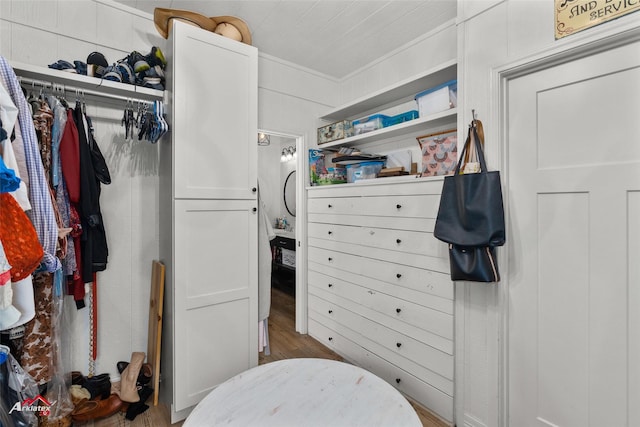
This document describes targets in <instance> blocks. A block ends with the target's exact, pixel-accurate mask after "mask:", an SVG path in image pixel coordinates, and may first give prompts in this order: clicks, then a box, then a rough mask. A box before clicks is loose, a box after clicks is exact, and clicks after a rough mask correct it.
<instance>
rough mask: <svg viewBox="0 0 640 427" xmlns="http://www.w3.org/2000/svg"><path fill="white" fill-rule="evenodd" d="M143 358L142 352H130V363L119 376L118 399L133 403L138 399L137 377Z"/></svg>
mask: <svg viewBox="0 0 640 427" xmlns="http://www.w3.org/2000/svg"><path fill="white" fill-rule="evenodd" d="M144 358H145V354H144V353H143V352H139V351H136V352H133V353H131V363H129V365H128V366H127V367H126V368H125V369H124V371H122V376H121V378H120V399H121V400H122V401H123V402H130V403H134V402H138V401H140V396H139V395H138V386H137V379H138V375H139V374H140V368H141V367H142V363H143V362H144Z"/></svg>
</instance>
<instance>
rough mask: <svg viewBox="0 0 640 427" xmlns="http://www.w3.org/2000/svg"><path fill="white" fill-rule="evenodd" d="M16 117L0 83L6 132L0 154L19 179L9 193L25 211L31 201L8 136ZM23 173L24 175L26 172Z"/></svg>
mask: <svg viewBox="0 0 640 427" xmlns="http://www.w3.org/2000/svg"><path fill="white" fill-rule="evenodd" d="M17 119H18V108H16V106H15V105H14V104H13V102H11V98H10V97H9V93H7V90H6V89H5V88H4V86H3V85H1V84H0V122H2V128H3V129H4V131H5V132H6V134H7V137H6V138H4V139H2V138H0V155H2V158H3V159H4V163H5V165H6V166H7V167H8V168H9V169H12V170H13V172H14V173H15V175H16V176H17V177H18V178H20V180H21V182H20V187H18V189H17V190H15V191H13V192H12V193H11V194H12V195H13V197H15V198H16V200H17V201H18V203H19V204H20V206H21V207H22V210H25V211H27V210H29V209H31V203H29V194H28V192H27V191H28V189H27V184H26V182H24V177H23V174H22V173H21V172H20V167H19V165H18V160H17V159H16V155H15V151H14V149H13V143H12V142H11V140H10V139H9V137H8V136H9V135H11V134H12V133H13V129H14V127H15V124H16V120H17ZM20 143H22V140H20ZM25 172H26V170H25ZM24 175H26V173H25V174H24Z"/></svg>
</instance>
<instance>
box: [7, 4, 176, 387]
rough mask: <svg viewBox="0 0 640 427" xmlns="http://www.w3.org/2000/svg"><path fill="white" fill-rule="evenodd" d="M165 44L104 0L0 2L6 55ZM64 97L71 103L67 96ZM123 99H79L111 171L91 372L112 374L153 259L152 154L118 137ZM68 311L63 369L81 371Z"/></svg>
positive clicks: (75, 314)
mask: <svg viewBox="0 0 640 427" xmlns="http://www.w3.org/2000/svg"><path fill="white" fill-rule="evenodd" d="M154 45H156V46H160V47H161V49H164V47H165V40H164V39H162V38H161V37H160V36H159V35H158V33H157V31H156V30H155V27H154V25H153V20H152V19H151V16H150V15H146V14H144V13H140V12H138V11H135V10H133V9H130V8H127V7H126V6H122V5H118V4H115V3H111V2H110V1H108V0H65V1H37V0H33V1H23V0H13V1H8V0H2V1H0V54H2V55H3V56H5V57H6V58H7V59H9V61H10V62H11V61H16V62H20V63H27V64H33V65H38V66H42V67H46V66H47V64H50V63H52V62H55V61H56V60H58V59H65V60H68V61H73V60H75V59H78V60H82V61H86V58H87V55H88V54H89V53H91V52H93V51H99V52H102V53H103V54H104V55H105V57H106V58H107V60H108V61H110V62H115V61H116V60H118V59H121V58H123V57H124V56H126V55H127V54H128V53H129V52H131V51H132V50H139V51H140V52H142V53H143V54H146V53H148V52H149V50H150V49H151V47H152V46H154ZM67 99H68V100H70V101H73V99H74V96H73V95H68V96H67ZM122 108H123V103H121V102H119V101H117V100H96V99H95V98H90V99H88V100H87V113H88V114H89V115H90V116H91V117H92V118H94V125H95V131H96V139H97V141H98V144H99V146H100V149H101V150H102V152H103V154H104V156H105V158H106V161H107V165H108V167H109V170H110V172H111V177H112V183H111V185H106V186H105V185H103V186H102V195H101V199H100V202H101V207H102V213H103V216H104V221H105V228H106V230H107V242H108V245H109V259H108V266H107V269H106V271H104V272H101V273H98V301H99V305H98V318H99V326H98V359H97V363H96V371H97V372H96V373H101V372H110V373H111V375H112V377H119V374H118V371H117V369H116V366H115V364H116V362H117V361H119V360H127V361H128V360H129V359H130V358H131V352H133V351H146V348H147V327H148V326H147V324H148V323H147V322H148V305H149V286H150V281H151V261H152V260H153V259H157V258H158V208H157V206H158V201H157V196H158V170H157V168H158V152H157V147H156V146H155V145H151V144H149V143H147V142H138V141H136V142H131V141H126V142H125V140H124V132H123V128H121V126H120V119H121V118H122ZM66 302H68V303H67V304H66V306H67V308H68V311H69V313H70V314H71V315H72V324H71V328H70V329H71V331H70V332H71V333H72V334H73V338H72V343H73V345H72V348H71V349H69V350H70V352H71V354H70V355H69V356H70V359H71V369H75V370H80V371H82V372H84V373H85V374H87V373H88V359H89V344H88V343H89V336H88V324H89V322H88V313H89V310H88V309H82V310H80V311H76V310H75V308H74V304H73V301H72V299H70V298H67V300H66Z"/></svg>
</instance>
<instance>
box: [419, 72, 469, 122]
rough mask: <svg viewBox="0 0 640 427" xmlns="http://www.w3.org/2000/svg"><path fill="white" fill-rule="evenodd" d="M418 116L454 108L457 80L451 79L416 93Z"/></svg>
mask: <svg viewBox="0 0 640 427" xmlns="http://www.w3.org/2000/svg"><path fill="white" fill-rule="evenodd" d="M415 99H416V101H417V102H418V111H419V112H420V117H424V116H428V115H429V114H434V113H439V112H440V111H445V110H448V109H449V108H454V107H456V106H457V105H458V81H457V80H451V81H448V82H446V83H443V84H441V85H438V86H436V87H432V88H431V89H427V90H425V91H423V92H420V93H418V94H417V95H416V98H415Z"/></svg>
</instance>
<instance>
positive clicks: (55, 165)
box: [47, 96, 67, 188]
mask: <svg viewBox="0 0 640 427" xmlns="http://www.w3.org/2000/svg"><path fill="white" fill-rule="evenodd" d="M47 102H48V103H49V108H51V111H52V112H53V124H52V126H51V186H52V187H53V188H56V187H58V185H59V184H60V174H61V173H62V165H61V163H60V142H61V141H62V134H63V132H64V128H65V125H66V124H67V108H66V107H65V106H64V105H62V103H61V102H60V100H59V99H58V98H56V97H55V96H49V97H47Z"/></svg>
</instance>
